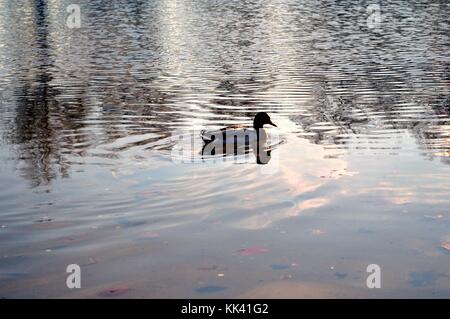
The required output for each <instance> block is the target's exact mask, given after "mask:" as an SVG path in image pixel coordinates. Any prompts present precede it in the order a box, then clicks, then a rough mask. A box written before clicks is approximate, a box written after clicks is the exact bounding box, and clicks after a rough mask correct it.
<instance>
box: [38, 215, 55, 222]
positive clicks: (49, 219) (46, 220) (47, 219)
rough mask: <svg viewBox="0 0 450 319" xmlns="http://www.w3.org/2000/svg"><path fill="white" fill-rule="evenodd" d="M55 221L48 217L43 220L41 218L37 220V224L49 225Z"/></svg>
mask: <svg viewBox="0 0 450 319" xmlns="http://www.w3.org/2000/svg"><path fill="white" fill-rule="evenodd" d="M52 220H53V218H50V217H48V216H44V217H42V218H39V219H38V220H36V223H48V222H51V221H52Z"/></svg>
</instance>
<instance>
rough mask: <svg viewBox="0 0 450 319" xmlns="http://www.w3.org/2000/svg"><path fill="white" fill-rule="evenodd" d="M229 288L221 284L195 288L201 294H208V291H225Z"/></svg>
mask: <svg viewBox="0 0 450 319" xmlns="http://www.w3.org/2000/svg"><path fill="white" fill-rule="evenodd" d="M225 289H227V288H226V287H221V286H206V287H200V288H197V289H195V291H197V292H198V293H201V294H208V293H212V292H219V291H223V290H225Z"/></svg>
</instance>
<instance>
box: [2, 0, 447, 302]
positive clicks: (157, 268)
mask: <svg viewBox="0 0 450 319" xmlns="http://www.w3.org/2000/svg"><path fill="white" fill-rule="evenodd" d="M77 3H79V4H80V7H81V28H80V29H70V28H68V27H67V26H66V18H67V16H68V13H67V12H66V7H67V6H68V5H69V4H71V2H70V1H43V0H41V1H38V0H36V1H31V0H29V1H25V0H19V1H7V0H0V96H1V120H0V135H1V140H0V159H1V164H0V174H1V175H0V176H1V183H0V226H1V228H0V297H6V298H11V297H36V298H43V297H80V296H82V297H100V298H110V297H202V298H205V297H206V298H209V297H291V298H300V297H447V298H448V297H450V253H449V248H450V227H449V226H450V219H449V218H450V196H449V195H450V174H449V173H450V97H449V90H450V58H449V57H450V38H449V35H450V32H449V29H450V26H449V18H448V17H449V16H450V5H449V4H448V1H436V0H435V1H389V2H387V1H382V2H379V4H380V5H381V21H379V20H377V19H374V16H373V11H371V10H373V7H370V5H371V4H372V2H367V1H334V2H332V1H323V2H322V1H294V0H277V1H263V0H259V1H258V0H252V1H241V0H239V1H238V0H235V1H232V0H221V1H219V0H216V1H214V0H195V1H194V0H184V1H176V0H154V1H150V0H149V1H133V2H132V1H99V0H98V1H87V0H86V1H84V0H79V1H77ZM368 7H369V9H368ZM370 8H372V9H370ZM258 111H266V112H268V113H269V114H270V115H271V117H272V119H273V121H274V122H275V123H276V124H278V129H270V130H269V131H270V132H271V133H272V134H273V135H274V136H275V135H277V136H279V138H280V140H281V141H282V143H281V144H280V145H278V147H276V148H275V149H274V150H273V151H272V157H271V161H270V162H269V163H268V164H267V165H257V164H256V162H255V161H254V159H253V158H252V157H251V156H250V159H248V158H247V159H244V160H242V161H239V160H238V161H235V160H226V161H223V160H222V159H221V160H216V161H214V160H213V161H203V160H202V159H201V158H199V155H198V154H199V152H198V150H197V149H196V147H197V146H198V142H199V141H200V140H199V136H198V134H197V132H199V131H200V130H201V129H212V128H217V127H220V126H223V125H227V124H237V123H244V124H250V123H251V121H252V118H253V116H254V114H255V113H256V112H258ZM180 136H192V137H193V139H194V140H195V141H196V142H195V143H194V144H195V149H194V151H193V152H192V154H193V157H194V160H193V161H192V162H190V161H183V160H179V159H175V158H174V154H173V149H174V147H176V145H177V143H179V141H178V137H180ZM174 137H175V138H174ZM199 145H200V148H201V142H200V144H199ZM250 155H251V154H250ZM73 263H75V264H79V265H80V266H81V269H82V288H81V289H75V290H70V289H68V288H67V287H66V276H67V275H68V274H67V273H66V267H67V265H68V264H73ZM369 264H378V265H379V266H380V267H381V288H380V289H368V288H367V287H366V277H367V276H368V273H367V272H366V267H367V266H368V265H369Z"/></svg>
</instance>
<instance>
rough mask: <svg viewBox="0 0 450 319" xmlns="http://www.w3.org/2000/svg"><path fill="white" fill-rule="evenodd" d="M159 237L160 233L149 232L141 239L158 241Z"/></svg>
mask: <svg viewBox="0 0 450 319" xmlns="http://www.w3.org/2000/svg"><path fill="white" fill-rule="evenodd" d="M159 237H160V235H159V233H156V232H152V231H148V232H145V233H142V234H141V235H140V236H139V238H140V239H156V238H159Z"/></svg>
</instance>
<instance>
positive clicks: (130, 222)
mask: <svg viewBox="0 0 450 319" xmlns="http://www.w3.org/2000/svg"><path fill="white" fill-rule="evenodd" d="M117 223H118V224H119V225H120V226H121V227H135V226H140V225H145V224H146V223H147V222H146V221H143V220H129V219H127V218H120V219H119V220H118V221H117Z"/></svg>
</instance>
